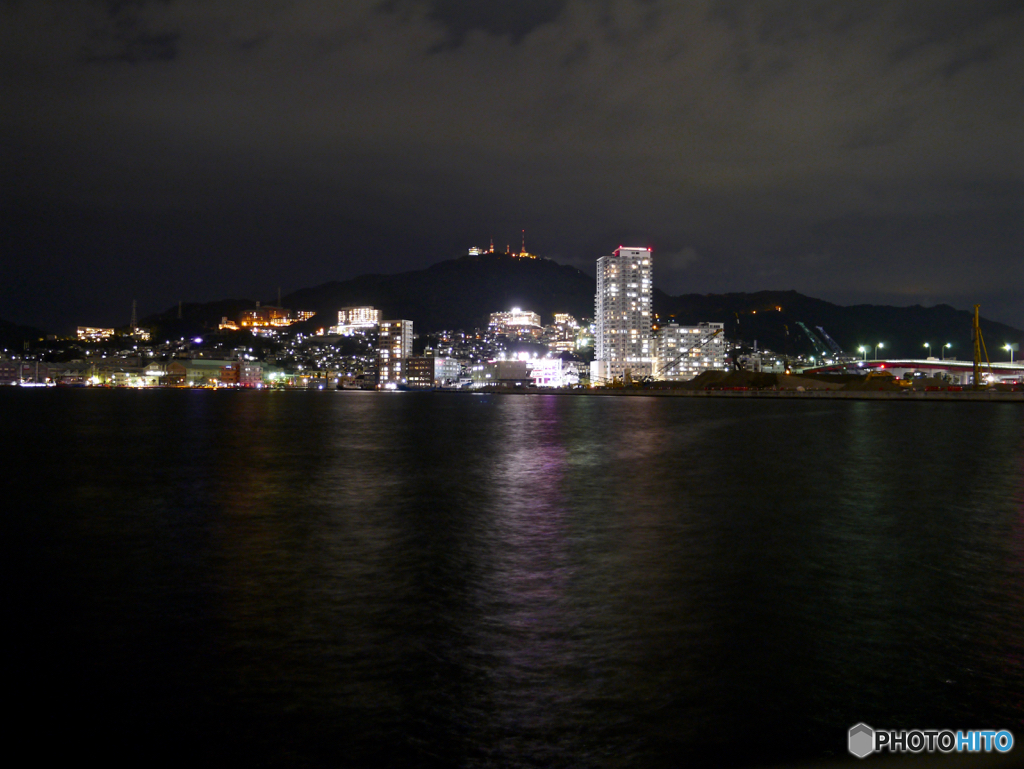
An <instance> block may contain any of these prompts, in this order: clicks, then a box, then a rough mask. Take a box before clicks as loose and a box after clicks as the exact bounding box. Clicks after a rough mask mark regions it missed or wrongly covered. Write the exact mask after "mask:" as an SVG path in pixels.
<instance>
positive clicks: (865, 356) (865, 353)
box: [857, 345, 868, 360]
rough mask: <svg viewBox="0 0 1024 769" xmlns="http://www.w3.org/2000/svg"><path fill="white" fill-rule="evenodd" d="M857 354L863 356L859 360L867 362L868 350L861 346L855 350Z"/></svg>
mask: <svg viewBox="0 0 1024 769" xmlns="http://www.w3.org/2000/svg"><path fill="white" fill-rule="evenodd" d="M857 352H859V353H862V354H863V355H864V357H863V358H861V360H867V359H868V348H867V347H865V346H864V345H861V346H860V347H858V348H857Z"/></svg>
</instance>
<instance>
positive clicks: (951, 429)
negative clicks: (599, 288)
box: [0, 388, 1024, 767]
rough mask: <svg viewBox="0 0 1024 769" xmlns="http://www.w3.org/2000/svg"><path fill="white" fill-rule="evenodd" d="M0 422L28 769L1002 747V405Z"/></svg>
mask: <svg viewBox="0 0 1024 769" xmlns="http://www.w3.org/2000/svg"><path fill="white" fill-rule="evenodd" d="M0 420H2V424H3V426H4V430H3V434H4V436H5V440H4V445H3V448H2V449H0V454H2V457H3V467H4V476H5V481H4V483H5V487H6V488H5V504H4V508H5V511H6V515H7V518H8V529H9V531H10V532H11V537H10V539H9V540H8V542H9V548H10V550H9V552H10V554H11V559H12V561H11V563H12V564H13V566H14V568H13V569H12V572H13V578H12V580H11V582H10V583H9V585H10V589H11V593H12V595H13V597H14V601H13V609H12V612H13V614H12V616H10V617H9V619H10V620H11V621H10V623H9V625H8V627H9V632H11V633H12V635H13V641H14V645H13V646H14V654H15V656H14V663H15V664H14V665H13V666H12V667H13V669H14V671H15V675H14V684H13V688H12V697H13V698H14V701H15V703H16V705H17V710H18V715H17V716H16V717H15V720H14V722H13V723H12V726H13V728H12V732H11V733H12V735H13V736H14V739H15V741H24V742H25V743H27V744H30V745H31V746H32V749H33V751H34V752H35V753H36V754H37V755H39V756H40V757H42V756H61V757H68V756H77V757H84V756H89V755H95V756H101V757H103V758H104V759H105V760H106V761H107V762H108V763H114V764H115V765H121V764H127V763H130V762H132V763H137V762H142V763H146V762H147V759H152V757H173V758H175V759H183V760H184V759H187V760H189V761H190V762H191V764H192V765H206V764H211V765H212V764H227V765H249V766H344V767H349V766H409V767H417V766H423V767H435V766H466V767H490V766H494V767H499V766H500V767H534V766H538V767H539V766H545V767H547V766H552V767H570V766H580V767H584V766H585V767H639V766H643V767H670V766H683V765H695V766H696V765H719V766H771V765H777V764H780V763H793V762H810V763H812V764H814V763H829V762H834V761H837V762H845V761H846V760H847V759H849V756H848V755H847V751H846V732H847V730H848V729H849V728H850V727H851V726H852V725H854V724H856V723H858V722H866V723H868V724H870V725H872V726H874V727H876V728H890V729H914V728H922V729H923V728H949V729H954V730H956V729H961V730H963V729H1008V730H1009V731H1011V732H1012V733H1013V734H1014V736H1015V738H1016V739H1017V740H1018V741H1024V408H1022V407H1021V405H1020V404H1003V403H960V404H954V403H927V402H915V403H902V402H891V401H883V402H872V401H826V400H822V401H808V400H805V401H781V400H740V399H691V398H642V397H637V398H615V397H607V398H601V397H586V398H578V397H572V396H566V395H560V396H556V395H471V394H465V393H457V394H447V393H390V394H384V393H360V392H252V391H249V392H242V391H188V390H182V391H178V390H152V391H135V390H133V391H129V390H97V389H82V390H59V389H52V388H51V389H44V388H39V389H35V390H24V389H18V388H8V389H5V390H3V391H0ZM1022 749H1024V742H1020V743H1019V744H1018V745H1015V747H1014V750H1015V751H1016V752H1018V753H1019V751H1020V750H1022Z"/></svg>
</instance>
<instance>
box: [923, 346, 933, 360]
mask: <svg viewBox="0 0 1024 769" xmlns="http://www.w3.org/2000/svg"><path fill="white" fill-rule="evenodd" d="M924 346H925V347H927V348H928V357H929V358H930V357H932V343H931V342H925V343H924Z"/></svg>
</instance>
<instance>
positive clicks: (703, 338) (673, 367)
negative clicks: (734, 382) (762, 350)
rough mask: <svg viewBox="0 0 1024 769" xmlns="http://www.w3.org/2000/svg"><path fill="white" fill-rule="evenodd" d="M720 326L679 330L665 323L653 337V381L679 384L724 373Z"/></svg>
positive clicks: (713, 324)
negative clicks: (667, 381) (707, 372)
mask: <svg viewBox="0 0 1024 769" xmlns="http://www.w3.org/2000/svg"><path fill="white" fill-rule="evenodd" d="M724 330H725V325H724V324H722V323H698V324H697V325H696V326H680V325H679V324H678V323H668V324H666V325H664V326H662V327H661V328H659V329H658V330H657V332H656V333H655V349H656V351H657V361H656V364H655V367H654V371H655V374H654V378H655V379H666V380H669V381H683V380H688V379H693V378H694V377H696V376H697V375H698V374H701V373H703V372H705V371H725V370H726V361H725V354H726V352H727V350H728V343H727V342H726V340H725V337H724V336H723V333H724Z"/></svg>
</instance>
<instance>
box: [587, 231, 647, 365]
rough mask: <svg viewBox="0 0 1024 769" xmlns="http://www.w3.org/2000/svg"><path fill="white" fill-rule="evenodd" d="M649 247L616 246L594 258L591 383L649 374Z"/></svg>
mask: <svg viewBox="0 0 1024 769" xmlns="http://www.w3.org/2000/svg"><path fill="white" fill-rule="evenodd" d="M652 261H653V260H652V258H651V249H649V248H626V247H624V246H619V247H618V248H617V249H615V252H614V253H613V254H612V255H611V256H602V257H601V258H600V259H598V260H597V296H596V297H595V298H594V324H595V333H594V341H595V346H596V349H595V358H594V360H593V362H591V364H590V378H591V380H592V381H593V382H594V383H595V384H606V383H608V382H611V381H612V379H614V378H619V379H623V378H624V377H625V375H626V372H629V374H630V376H632V377H633V378H634V379H636V378H638V377H644V376H651V375H652V374H653V373H654V372H653V365H652V364H653V361H652V358H653V357H654V350H653V346H652V342H651V292H652V285H651V274H652V269H651V268H652V264H651V263H652Z"/></svg>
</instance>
